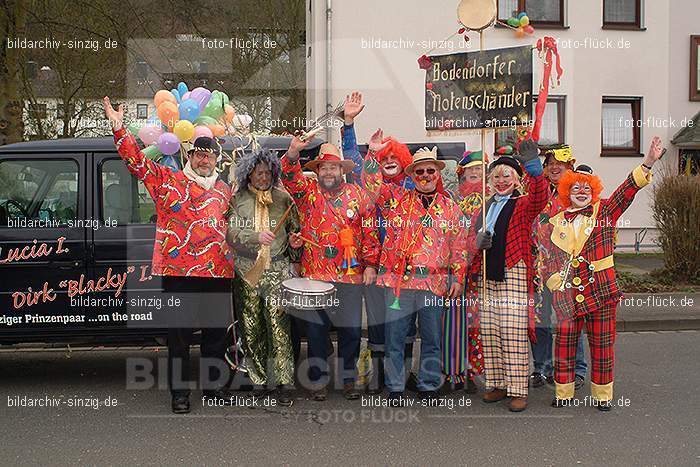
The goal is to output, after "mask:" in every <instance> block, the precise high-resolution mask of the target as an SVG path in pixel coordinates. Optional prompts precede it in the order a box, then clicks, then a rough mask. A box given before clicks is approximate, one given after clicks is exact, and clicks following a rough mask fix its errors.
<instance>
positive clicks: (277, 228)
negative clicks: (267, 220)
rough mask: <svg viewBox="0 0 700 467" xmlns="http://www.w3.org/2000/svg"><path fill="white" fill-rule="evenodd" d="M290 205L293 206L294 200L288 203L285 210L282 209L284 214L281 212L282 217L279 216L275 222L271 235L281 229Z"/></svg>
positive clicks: (290, 208) (290, 207) (290, 209)
mask: <svg viewBox="0 0 700 467" xmlns="http://www.w3.org/2000/svg"><path fill="white" fill-rule="evenodd" d="M292 207H294V202H293V201H292V202H290V203H289V207H288V208H287V210H286V211H284V214H282V217H280V220H279V221H278V222H277V225H276V226H275V228H274V229H273V230H272V235H277V232H279V231H280V229H281V228H282V226H283V225H284V221H286V220H287V216H288V215H289V213H290V212H291V211H292Z"/></svg>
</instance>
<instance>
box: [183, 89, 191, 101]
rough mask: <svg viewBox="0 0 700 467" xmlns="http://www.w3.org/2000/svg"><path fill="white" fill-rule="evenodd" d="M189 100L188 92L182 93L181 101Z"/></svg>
mask: <svg viewBox="0 0 700 467" xmlns="http://www.w3.org/2000/svg"><path fill="white" fill-rule="evenodd" d="M189 98H190V92H189V91H187V92H186V93H184V94H183V95H182V100H183V101H186V100H187V99H189Z"/></svg>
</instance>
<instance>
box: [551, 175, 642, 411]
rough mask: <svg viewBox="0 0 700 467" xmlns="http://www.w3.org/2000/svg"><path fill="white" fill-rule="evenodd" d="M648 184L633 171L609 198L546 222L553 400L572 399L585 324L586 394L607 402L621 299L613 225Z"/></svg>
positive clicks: (563, 213) (609, 392) (611, 389)
mask: <svg viewBox="0 0 700 467" xmlns="http://www.w3.org/2000/svg"><path fill="white" fill-rule="evenodd" d="M650 182H651V173H648V174H645V173H644V171H643V170H642V168H641V167H637V168H636V169H635V170H634V171H633V172H632V173H631V174H630V175H629V176H628V177H627V178H626V179H625V181H624V182H622V184H621V185H620V186H619V187H618V188H617V189H616V190H615V192H614V193H613V194H612V196H610V198H608V199H605V200H601V201H598V202H596V203H594V204H592V205H590V206H588V207H587V208H584V209H582V210H580V211H576V212H574V213H568V212H566V211H562V212H560V213H559V214H557V215H555V216H553V217H552V218H551V219H550V223H551V224H552V227H553V228H552V234H551V241H552V248H551V250H550V258H549V261H548V263H547V265H546V266H547V274H546V275H545V277H547V282H546V285H547V287H548V288H549V290H551V291H552V293H553V307H554V310H555V312H556V314H557V318H558V323H557V336H556V339H555V343H554V345H555V350H554V354H555V363H554V379H555V382H556V397H557V399H571V398H572V397H573V396H574V365H575V361H576V347H577V345H578V339H579V336H580V334H581V330H582V328H583V326H584V325H585V326H586V332H587V334H588V343H589V346H590V350H591V366H592V371H591V395H592V397H593V398H594V399H595V400H597V401H610V400H612V397H613V363H614V353H613V345H614V343H615V311H616V308H617V303H618V300H619V298H620V297H621V296H622V294H621V292H620V290H619V289H618V287H617V281H616V278H615V269H614V267H613V251H614V249H615V224H616V223H617V221H618V219H619V218H620V216H621V215H622V213H624V212H625V210H627V208H629V206H630V204H632V201H633V200H634V197H635V195H636V194H637V192H638V191H639V190H640V189H641V188H643V187H644V186H646V185H648V184H649V183H650ZM574 216H575V217H574Z"/></svg>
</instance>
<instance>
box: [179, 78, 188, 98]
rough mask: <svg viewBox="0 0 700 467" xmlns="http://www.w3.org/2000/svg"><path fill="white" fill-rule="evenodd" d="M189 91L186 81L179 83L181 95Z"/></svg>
mask: <svg viewBox="0 0 700 467" xmlns="http://www.w3.org/2000/svg"><path fill="white" fill-rule="evenodd" d="M187 91H188V89H187V85H186V84H185V83H183V82H182V81H180V82H179V83H177V92H178V93H179V94H180V95H181V96H184V95H185V93H186V92H187Z"/></svg>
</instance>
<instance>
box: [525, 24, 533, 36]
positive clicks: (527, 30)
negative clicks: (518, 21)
mask: <svg viewBox="0 0 700 467" xmlns="http://www.w3.org/2000/svg"><path fill="white" fill-rule="evenodd" d="M523 31H525V32H526V33H527V34H534V33H535V28H533V27H532V26H531V25H529V24H528V25H527V26H525V27H524V28H523Z"/></svg>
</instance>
